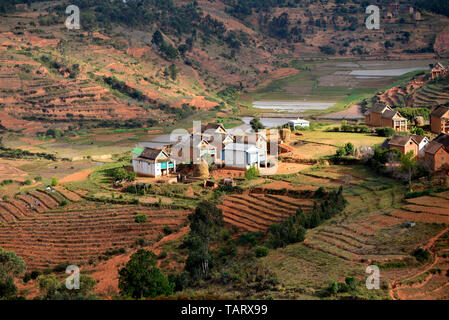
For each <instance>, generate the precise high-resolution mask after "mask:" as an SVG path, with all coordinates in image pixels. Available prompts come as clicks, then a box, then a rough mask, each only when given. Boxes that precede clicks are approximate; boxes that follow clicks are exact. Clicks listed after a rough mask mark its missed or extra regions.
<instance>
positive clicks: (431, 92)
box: [372, 73, 449, 109]
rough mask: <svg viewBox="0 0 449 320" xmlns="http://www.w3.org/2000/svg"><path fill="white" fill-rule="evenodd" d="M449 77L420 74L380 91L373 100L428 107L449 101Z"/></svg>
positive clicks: (408, 106)
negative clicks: (433, 77) (437, 77)
mask: <svg viewBox="0 0 449 320" xmlns="http://www.w3.org/2000/svg"><path fill="white" fill-rule="evenodd" d="M448 92H449V77H447V76H446V77H444V78H439V79H432V78H431V76H430V74H428V73H427V74H419V75H416V76H415V77H414V79H412V80H411V81H409V82H407V83H405V84H401V85H398V86H395V87H393V88H391V89H388V90H386V91H384V92H382V93H379V94H378V95H377V96H376V97H374V98H373V99H372V100H373V101H377V102H381V103H384V104H386V105H389V106H394V107H401V108H427V109H430V108H431V107H432V106H436V105H444V104H447V103H449V94H448Z"/></svg>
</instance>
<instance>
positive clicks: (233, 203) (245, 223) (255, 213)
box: [219, 192, 313, 231]
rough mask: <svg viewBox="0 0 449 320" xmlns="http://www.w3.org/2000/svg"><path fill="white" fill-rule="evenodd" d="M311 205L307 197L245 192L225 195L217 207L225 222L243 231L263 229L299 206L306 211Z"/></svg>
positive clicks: (289, 214) (294, 211)
mask: <svg viewBox="0 0 449 320" xmlns="http://www.w3.org/2000/svg"><path fill="white" fill-rule="evenodd" d="M312 205H313V202H312V200H309V199H296V198H291V197H288V196H283V195H270V194H262V193H250V192H245V193H243V194H234V195H231V196H228V197H226V198H225V199H224V201H223V203H222V204H221V205H220V206H219V207H220V209H222V211H223V219H224V221H225V222H226V223H228V224H230V225H232V226H235V227H237V228H239V229H241V230H244V231H265V230H266V229H268V227H269V226H270V225H272V224H273V223H277V222H280V221H283V220H286V219H287V218H288V217H289V216H291V215H293V214H295V213H296V211H297V210H298V208H299V207H300V206H301V207H302V208H303V210H304V211H307V210H310V209H311V207H312Z"/></svg>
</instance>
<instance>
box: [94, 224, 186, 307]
mask: <svg viewBox="0 0 449 320" xmlns="http://www.w3.org/2000/svg"><path fill="white" fill-rule="evenodd" d="M188 232H189V227H188V226H187V227H184V228H182V229H180V230H179V231H178V232H176V233H172V234H170V235H168V236H166V237H164V238H162V239H161V240H160V241H158V242H156V243H155V244H153V245H152V246H149V247H145V248H144V249H145V250H148V251H152V252H153V253H154V254H156V255H158V254H160V253H161V249H160V247H161V246H162V245H164V244H165V243H167V242H170V241H176V240H177V239H179V238H181V237H183V236H185V235H186V234H188ZM136 252H137V249H132V251H130V252H128V253H126V254H124V255H119V256H115V257H112V258H111V259H109V260H108V261H106V262H103V263H101V264H99V265H98V266H96V267H95V270H94V272H92V274H90V276H92V277H93V278H94V279H95V280H97V287H96V289H95V294H97V295H101V296H103V297H104V298H105V299H111V298H112V296H113V295H114V294H117V293H118V292H119V290H118V279H119V274H118V272H119V270H120V269H121V268H123V267H124V266H125V265H126V263H127V262H128V261H129V259H130V257H131V255H133V254H134V253H136ZM160 263H161V261H158V266H159V264H160Z"/></svg>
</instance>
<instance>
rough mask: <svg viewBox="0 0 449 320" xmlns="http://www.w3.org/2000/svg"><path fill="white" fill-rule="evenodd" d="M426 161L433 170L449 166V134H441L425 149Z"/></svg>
mask: <svg viewBox="0 0 449 320" xmlns="http://www.w3.org/2000/svg"><path fill="white" fill-rule="evenodd" d="M424 163H425V164H426V166H427V167H428V168H429V169H430V170H432V171H438V170H440V169H444V168H446V169H448V168H449V135H448V134H440V135H439V136H437V137H436V138H435V139H434V140H432V141H431V142H430V143H429V144H428V145H427V147H426V149H425V156H424Z"/></svg>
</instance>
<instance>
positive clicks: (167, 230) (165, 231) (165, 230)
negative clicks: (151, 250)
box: [164, 226, 173, 236]
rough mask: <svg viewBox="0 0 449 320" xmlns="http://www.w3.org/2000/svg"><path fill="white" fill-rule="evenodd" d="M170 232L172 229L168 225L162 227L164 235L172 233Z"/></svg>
mask: <svg viewBox="0 0 449 320" xmlns="http://www.w3.org/2000/svg"><path fill="white" fill-rule="evenodd" d="M172 233H173V230H172V229H171V228H170V226H165V227H164V234H165V235H166V236H168V235H169V234H172Z"/></svg>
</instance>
